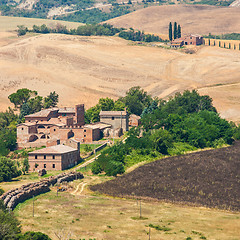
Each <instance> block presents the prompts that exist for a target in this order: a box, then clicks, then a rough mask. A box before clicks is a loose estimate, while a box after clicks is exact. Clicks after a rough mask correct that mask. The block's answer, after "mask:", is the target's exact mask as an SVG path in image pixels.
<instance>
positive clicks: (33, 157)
mask: <svg viewBox="0 0 240 240" xmlns="http://www.w3.org/2000/svg"><path fill="white" fill-rule="evenodd" d="M79 146H80V145H79ZM28 159H29V165H30V171H34V170H38V169H46V170H64V169H67V168H71V167H73V166H75V165H77V164H78V163H79V160H80V148H78V149H76V148H72V147H69V146H66V145H55V146H51V147H47V148H42V149H39V150H36V151H33V152H30V153H29V154H28Z"/></svg>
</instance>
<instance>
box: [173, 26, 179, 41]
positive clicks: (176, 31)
mask: <svg viewBox="0 0 240 240" xmlns="http://www.w3.org/2000/svg"><path fill="white" fill-rule="evenodd" d="M177 36H178V30H177V23H176V22H174V29H173V37H174V39H176V38H177Z"/></svg>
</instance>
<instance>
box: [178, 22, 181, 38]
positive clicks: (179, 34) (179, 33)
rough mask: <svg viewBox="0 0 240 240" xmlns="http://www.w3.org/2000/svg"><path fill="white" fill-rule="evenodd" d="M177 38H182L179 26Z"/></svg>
mask: <svg viewBox="0 0 240 240" xmlns="http://www.w3.org/2000/svg"><path fill="white" fill-rule="evenodd" d="M177 37H178V38H180V37H182V33H181V26H180V24H178V29H177Z"/></svg>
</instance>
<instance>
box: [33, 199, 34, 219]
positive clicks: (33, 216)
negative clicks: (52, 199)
mask: <svg viewBox="0 0 240 240" xmlns="http://www.w3.org/2000/svg"><path fill="white" fill-rule="evenodd" d="M33 217H34V195H33Z"/></svg>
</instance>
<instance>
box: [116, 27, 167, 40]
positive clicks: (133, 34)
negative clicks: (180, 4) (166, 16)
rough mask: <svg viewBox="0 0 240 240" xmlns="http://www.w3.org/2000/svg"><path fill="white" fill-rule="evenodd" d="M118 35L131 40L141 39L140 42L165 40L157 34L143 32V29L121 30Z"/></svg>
mask: <svg viewBox="0 0 240 240" xmlns="http://www.w3.org/2000/svg"><path fill="white" fill-rule="evenodd" d="M119 37H121V38H124V39H126V40H131V41H142V42H165V41H164V40H163V39H161V38H160V37H159V36H155V35H153V34H145V33H144V32H143V31H142V32H141V31H134V30H133V29H132V30H129V31H122V32H120V33H119Z"/></svg>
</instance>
